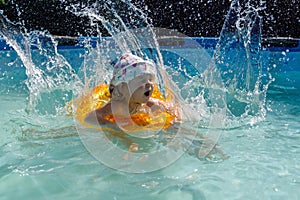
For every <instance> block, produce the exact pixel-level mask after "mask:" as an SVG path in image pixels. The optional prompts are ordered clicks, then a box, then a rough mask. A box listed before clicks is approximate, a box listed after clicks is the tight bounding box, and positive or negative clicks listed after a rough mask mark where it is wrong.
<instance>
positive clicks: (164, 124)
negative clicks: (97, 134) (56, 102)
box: [68, 84, 176, 132]
mask: <svg viewBox="0 0 300 200" xmlns="http://www.w3.org/2000/svg"><path fill="white" fill-rule="evenodd" d="M151 97H152V98H155V99H158V100H160V101H163V102H166V99H165V98H164V97H163V95H162V94H161V92H160V91H159V90H158V88H157V86H155V87H154V91H153V93H152V96H151ZM109 100H110V93H109V90H108V85H107V84H100V85H98V86H96V87H95V88H94V89H93V90H92V91H91V92H89V93H88V94H85V95H82V96H81V97H80V98H76V99H74V100H72V102H71V103H72V104H73V106H74V107H75V112H73V115H74V116H75V118H76V119H77V120H78V121H79V122H80V123H81V124H82V125H84V126H86V127H88V128H96V129H99V126H98V127H95V126H92V125H90V124H88V123H86V122H85V121H84V119H85V117H86V116H87V114H88V113H90V112H92V111H94V110H96V109H98V108H101V107H103V106H104V105H105V104H106V103H108V102H109ZM68 109H70V106H69V108H68ZM71 112H72V111H71ZM105 118H106V119H107V120H109V121H111V122H113V123H114V122H116V120H115V117H114V116H112V115H109V116H106V117H105ZM130 118H131V119H128V117H118V119H117V121H118V123H122V124H125V125H124V126H123V125H122V128H123V129H125V130H127V131H129V132H137V131H145V130H147V131H154V130H158V129H166V128H168V127H170V126H171V125H172V124H173V121H174V119H175V118H176V115H175V114H174V113H170V112H168V111H166V112H154V113H151V114H149V113H136V114H134V115H132V116H131V117H130ZM100 129H102V128H100Z"/></svg>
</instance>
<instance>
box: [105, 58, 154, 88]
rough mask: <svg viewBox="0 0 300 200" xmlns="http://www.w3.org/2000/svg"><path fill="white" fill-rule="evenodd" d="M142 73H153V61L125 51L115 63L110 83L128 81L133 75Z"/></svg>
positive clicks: (116, 83) (115, 83)
mask: <svg viewBox="0 0 300 200" xmlns="http://www.w3.org/2000/svg"><path fill="white" fill-rule="evenodd" d="M143 74H153V75H155V74H156V69H155V65H154V63H153V62H151V61H147V60H144V59H142V58H140V57H138V56H136V55H133V54H130V53H126V54H124V55H122V57H121V58H120V59H119V60H118V62H117V63H116V64H115V66H114V71H113V78H112V79H111V82H110V84H111V85H114V86H116V85H118V84H120V83H122V82H125V83H128V82H129V81H131V80H132V79H134V78H135V77H137V76H140V75H143Z"/></svg>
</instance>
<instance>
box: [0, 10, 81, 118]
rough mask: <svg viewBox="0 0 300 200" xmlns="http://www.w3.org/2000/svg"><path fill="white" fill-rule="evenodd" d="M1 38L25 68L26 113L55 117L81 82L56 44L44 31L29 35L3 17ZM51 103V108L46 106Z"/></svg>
mask: <svg viewBox="0 0 300 200" xmlns="http://www.w3.org/2000/svg"><path fill="white" fill-rule="evenodd" d="M0 24H1V25H0V36H1V37H2V38H4V39H5V41H6V42H7V43H8V44H9V45H10V46H11V47H13V49H14V50H15V51H16V52H17V54H18V56H19V58H20V59H21V60H22V63H23V65H24V66H25V68H26V70H25V72H26V75H27V80H26V81H25V83H26V85H27V88H28V90H29V102H28V106H27V109H26V110H27V111H28V112H32V111H34V112H35V111H38V112H39V113H41V114H43V113H44V114H54V113H57V112H58V110H59V109H60V108H61V107H62V104H63V103H62V100H64V102H65V101H67V100H68V99H69V98H68V95H70V96H72V95H71V94H72V93H70V91H71V92H72V91H75V90H76V88H78V85H77V84H78V83H79V81H78V80H79V79H78V77H77V75H76V74H75V73H74V70H73V69H72V67H71V66H70V64H69V63H68V62H67V61H66V60H65V58H64V57H63V56H62V55H60V54H59V53H58V52H57V42H56V41H55V40H54V37H53V36H51V35H50V34H47V33H45V32H41V31H33V32H30V33H28V32H27V30H26V29H25V28H23V27H24V26H22V25H21V24H15V23H13V22H11V21H9V19H7V18H6V17H5V16H3V15H0ZM45 101H48V104H45Z"/></svg>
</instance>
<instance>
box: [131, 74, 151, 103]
mask: <svg viewBox="0 0 300 200" xmlns="http://www.w3.org/2000/svg"><path fill="white" fill-rule="evenodd" d="M154 80H155V77H154V75H151V74H144V75H141V76H138V77H136V78H134V79H133V80H131V81H130V82H129V84H128V87H129V89H130V91H131V98H130V101H131V102H135V103H146V102H147V101H148V100H149V98H150V97H151V95H152V93H153V89H154Z"/></svg>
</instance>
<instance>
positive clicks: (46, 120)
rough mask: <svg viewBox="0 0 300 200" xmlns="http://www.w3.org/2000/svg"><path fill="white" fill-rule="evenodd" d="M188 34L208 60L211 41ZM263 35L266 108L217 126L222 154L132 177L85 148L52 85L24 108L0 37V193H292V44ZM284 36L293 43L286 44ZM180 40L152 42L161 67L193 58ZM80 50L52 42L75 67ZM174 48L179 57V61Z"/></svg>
mask: <svg viewBox="0 0 300 200" xmlns="http://www.w3.org/2000/svg"><path fill="white" fill-rule="evenodd" d="M194 40H195V41H197V42H198V43H199V44H201V45H202V47H204V48H203V49H205V52H206V53H205V56H207V57H202V58H203V59H204V60H205V59H209V56H211V55H212V54H213V50H214V48H213V47H214V46H215V44H216V41H217V39H216V38H194ZM265 42H266V44H265V45H264V47H263V49H262V66H263V70H264V71H268V72H269V73H270V74H271V76H272V79H274V80H273V82H271V83H270V85H268V88H267V96H266V99H265V100H266V115H265V117H264V119H263V120H261V121H257V122H255V123H253V124H251V123H247V124H242V125H238V126H232V127H231V128H227V129H224V130H223V131H222V134H221V137H220V138H219V140H218V144H219V145H220V148H221V149H222V150H223V151H224V152H225V153H226V155H227V156H228V158H227V159H225V160H223V161H213V160H205V159H204V160H199V159H197V158H196V157H194V156H191V155H189V154H183V155H182V156H181V157H180V159H178V160H177V161H176V162H174V163H173V164H171V165H170V166H167V167H165V168H162V169H160V170H157V171H153V172H149V173H144V174H143V173H142V174H135V173H125V172H121V171H118V170H115V169H111V168H109V167H107V166H106V165H104V164H102V163H101V162H99V161H98V160H97V159H95V158H94V157H93V156H92V155H91V154H90V152H89V151H88V150H87V149H86V148H85V146H84V144H83V143H82V141H81V139H80V137H79V135H78V131H77V129H76V125H75V124H74V121H73V118H70V117H67V116H66V115H65V110H63V109H62V110H55V109H56V108H57V107H53V105H58V104H59V105H60V104H62V102H60V101H57V99H55V97H57V96H60V94H59V91H58V94H55V95H53V93H52V94H51V95H50V96H49V95H47V93H45V94H44V95H45V96H40V99H39V100H37V101H38V103H37V104H36V106H37V109H38V110H39V111H40V112H37V113H32V112H30V111H28V102H29V94H30V92H29V91H28V88H27V86H26V82H25V81H26V80H27V76H26V70H25V67H24V66H23V64H22V62H21V60H20V59H19V58H18V57H17V54H16V52H14V51H11V50H9V49H8V48H7V47H6V46H5V45H4V44H3V40H2V41H1V47H2V49H1V51H0V54H1V57H0V63H1V68H0V70H1V77H0V87H1V88H0V90H1V96H0V105H1V113H2V115H1V116H0V127H1V131H0V138H1V139H0V152H1V153H0V161H1V162H0V165H1V167H0V197H1V199H19V198H22V199H53V198H57V199H86V198H90V199H142V198H143V199H299V198H300V193H299V186H300V143H299V142H300V123H299V122H300V121H299V116H300V106H299V103H300V102H299V100H300V99H299V96H300V78H299V77H300V76H299V75H300V74H299V71H300V48H299V47H300V46H299V41H298V40H293V41H291V40H279V39H273V40H268V41H265ZM288 42H292V43H293V44H295V45H294V47H286V45H287V43H288ZM184 44H186V45H181V46H180V48H179V47H172V48H170V46H162V47H161V50H162V55H163V58H164V61H165V63H166V64H167V63H168V61H170V60H171V61H172V62H177V65H178V66H185V65H188V64H189V63H193V59H194V57H193V52H195V51H198V49H193V48H191V46H189V45H188V44H187V43H184ZM280 45H281V47H279V46H280ZM203 49H202V50H203ZM202 50H201V51H202ZM85 51H86V49H84V48H82V47H80V46H60V47H59V48H58V52H59V54H60V55H62V56H63V57H64V58H65V59H66V60H67V61H68V63H69V64H70V66H72V68H74V70H75V71H79V69H80V68H81V67H82V65H83V62H84V60H83V58H84V56H83V55H84V53H85ZM48 53H49V52H48ZM197 53H199V52H197ZM183 55H184V58H185V59H186V60H180V59H178V56H179V57H180V56H183ZM33 56H36V55H33ZM203 59H202V61H203ZM39 62H41V63H42V62H43V60H39ZM178 62H179V63H178ZM182 62H186V64H182ZM195 62H196V61H195ZM203 62H205V61H203ZM189 73H190V74H191V73H193V71H190V72H189ZM56 95H57V96H56ZM53 96H54V97H53ZM63 97H65V98H66V101H67V100H68V99H70V98H72V96H63ZM45 100H46V101H45ZM41 102H42V103H41ZM53 102H54V103H53ZM53 109H54V110H55V112H54V111H53ZM206 128H207V127H205V126H204V127H202V129H206Z"/></svg>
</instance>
